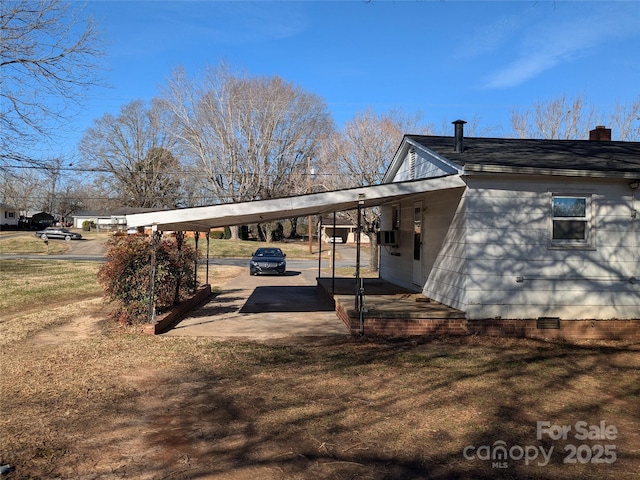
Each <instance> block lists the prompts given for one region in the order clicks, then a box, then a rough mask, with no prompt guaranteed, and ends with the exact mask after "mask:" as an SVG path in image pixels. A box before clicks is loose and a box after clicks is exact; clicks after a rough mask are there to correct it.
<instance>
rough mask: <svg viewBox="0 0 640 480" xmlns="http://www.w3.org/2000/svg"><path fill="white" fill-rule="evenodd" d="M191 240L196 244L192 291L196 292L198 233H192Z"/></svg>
mask: <svg viewBox="0 0 640 480" xmlns="http://www.w3.org/2000/svg"><path fill="white" fill-rule="evenodd" d="M193 238H194V240H195V242H196V254H195V259H194V261H193V291H194V293H195V292H196V290H198V239H199V238H200V232H193Z"/></svg>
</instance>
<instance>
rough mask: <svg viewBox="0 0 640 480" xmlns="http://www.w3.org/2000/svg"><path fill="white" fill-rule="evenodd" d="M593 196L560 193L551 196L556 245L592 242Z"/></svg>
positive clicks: (552, 231) (553, 232)
mask: <svg viewBox="0 0 640 480" xmlns="http://www.w3.org/2000/svg"><path fill="white" fill-rule="evenodd" d="M590 210H591V196H590V195H558V194H554V195H553V196H552V198H551V241H552V244H554V245H576V246H580V245H583V246H587V245H590V244H591V215H590Z"/></svg>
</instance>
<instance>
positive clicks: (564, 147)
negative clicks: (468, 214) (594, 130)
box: [406, 135, 640, 176]
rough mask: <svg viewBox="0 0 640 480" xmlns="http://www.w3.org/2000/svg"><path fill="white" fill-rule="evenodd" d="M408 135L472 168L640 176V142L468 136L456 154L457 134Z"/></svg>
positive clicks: (438, 152) (426, 146) (441, 154)
mask: <svg viewBox="0 0 640 480" xmlns="http://www.w3.org/2000/svg"><path fill="white" fill-rule="evenodd" d="M406 138H407V139H410V140H412V141H413V142H415V143H418V144H420V145H422V146H424V147H425V148H428V149H429V150H431V151H433V152H435V153H437V154H438V155H440V156H442V157H444V158H446V159H448V160H450V161H452V162H454V163H456V164H458V165H460V166H463V167H471V168H469V169H472V168H473V166H476V165H477V166H486V165H495V166H499V167H511V168H535V169H552V170H559V169H568V170H582V171H585V170H586V171H593V172H611V173H613V172H616V173H631V174H638V176H640V142H618V141H592V140H530V139H516V138H478V137H465V138H464V151H463V152H462V153H456V152H455V151H454V137H438V136H428V135H407V136H406Z"/></svg>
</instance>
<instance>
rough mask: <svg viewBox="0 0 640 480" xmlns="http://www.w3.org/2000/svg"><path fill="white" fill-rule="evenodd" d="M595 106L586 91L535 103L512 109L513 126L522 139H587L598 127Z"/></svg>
mask: <svg viewBox="0 0 640 480" xmlns="http://www.w3.org/2000/svg"><path fill="white" fill-rule="evenodd" d="M596 118H597V115H596V111H595V109H594V108H593V107H592V106H591V105H588V104H587V102H586V98H585V95H584V94H577V95H576V96H575V97H573V98H568V97H567V95H565V94H563V95H561V96H559V97H558V98H553V99H550V100H547V101H538V102H536V103H535V104H534V105H533V107H532V109H530V110H523V111H518V110H514V111H512V112H511V127H512V129H513V130H514V132H515V133H516V135H517V136H518V137H519V138H543V139H547V140H552V139H556V140H570V139H580V138H586V136H587V135H588V133H589V129H590V128H592V127H593V126H595V122H596V120H595V119H596Z"/></svg>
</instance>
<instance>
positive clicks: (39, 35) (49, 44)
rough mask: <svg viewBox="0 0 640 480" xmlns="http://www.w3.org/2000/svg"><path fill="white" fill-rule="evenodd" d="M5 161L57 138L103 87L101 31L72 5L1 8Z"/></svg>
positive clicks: (17, 1) (22, 2)
mask: <svg viewBox="0 0 640 480" xmlns="http://www.w3.org/2000/svg"><path fill="white" fill-rule="evenodd" d="M0 12H1V13H0V34H1V38H2V40H1V41H0V99H1V100H2V101H1V105H2V106H1V107H0V132H2V133H0V158H1V159H2V161H3V162H4V163H6V162H7V161H9V160H10V161H12V162H18V163H29V162H31V163H34V162H35V163H42V162H41V161H35V160H34V159H31V158H29V157H28V156H27V155H26V153H25V152H24V151H25V150H26V148H27V147H30V146H32V145H33V144H34V143H37V142H38V141H39V140H41V139H42V137H43V136H49V137H52V136H53V135H54V134H55V131H56V129H57V128H59V127H60V126H61V124H63V122H64V121H65V119H66V118H68V115H70V114H72V112H73V108H72V107H74V106H78V105H80V103H81V100H82V98H83V94H84V93H85V92H86V91H87V89H88V88H89V87H92V86H94V85H97V84H99V83H100V79H99V78H98V73H99V69H98V66H97V60H98V58H99V57H100V56H101V55H102V54H103V51H102V46H101V43H100V42H99V41H98V40H99V36H98V32H97V30H96V26H95V24H94V23H93V21H92V20H91V19H82V18H81V10H80V9H78V8H76V7H75V4H73V2H67V1H63V0H41V1H38V2H34V1H31V0H7V1H3V2H2V3H1V6H0Z"/></svg>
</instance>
